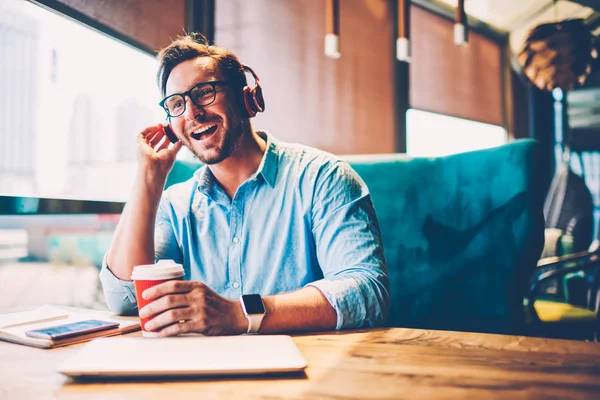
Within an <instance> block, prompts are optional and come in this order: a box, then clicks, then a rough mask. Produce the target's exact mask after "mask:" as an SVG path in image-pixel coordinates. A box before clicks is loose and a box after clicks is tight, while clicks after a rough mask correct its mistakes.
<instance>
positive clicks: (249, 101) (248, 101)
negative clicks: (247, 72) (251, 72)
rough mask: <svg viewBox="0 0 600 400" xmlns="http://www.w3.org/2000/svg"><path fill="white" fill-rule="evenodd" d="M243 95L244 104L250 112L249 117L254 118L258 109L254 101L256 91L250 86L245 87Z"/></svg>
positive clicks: (248, 112) (247, 111)
mask: <svg viewBox="0 0 600 400" xmlns="http://www.w3.org/2000/svg"><path fill="white" fill-rule="evenodd" d="M243 97H244V106H245V107H246V113H247V114H248V117H250V118H252V117H254V116H255V115H256V112H257V110H255V109H254V107H256V105H255V103H254V93H253V91H252V89H250V88H249V87H248V86H245V87H244V95H243Z"/></svg>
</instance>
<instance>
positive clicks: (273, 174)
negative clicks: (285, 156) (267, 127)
mask: <svg viewBox="0 0 600 400" xmlns="http://www.w3.org/2000/svg"><path fill="white" fill-rule="evenodd" d="M256 133H257V134H258V136H260V137H261V138H263V139H264V140H265V141H266V142H267V147H266V148H265V154H264V155H263V158H262V160H261V162H260V164H259V165H258V170H256V175H262V177H263V178H264V180H265V182H267V183H268V184H269V186H271V187H272V188H273V187H275V182H276V180H277V166H278V165H279V157H278V147H279V146H278V145H277V141H276V140H275V138H274V137H273V136H271V135H270V134H268V133H267V132H265V131H257V132H256Z"/></svg>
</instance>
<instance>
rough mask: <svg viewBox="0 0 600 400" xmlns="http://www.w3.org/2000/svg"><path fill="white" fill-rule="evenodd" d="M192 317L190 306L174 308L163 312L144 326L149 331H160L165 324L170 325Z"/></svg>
mask: <svg viewBox="0 0 600 400" xmlns="http://www.w3.org/2000/svg"><path fill="white" fill-rule="evenodd" d="M191 318H192V311H191V308H190V307H183V308H172V309H169V310H167V311H165V312H162V313H160V314H158V315H157V316H155V317H154V318H152V319H151V320H150V321H148V322H147V323H146V325H145V326H144V328H145V329H146V330H147V331H158V330H160V329H161V328H163V327H165V326H169V325H171V324H174V323H179V321H185V320H188V319H191Z"/></svg>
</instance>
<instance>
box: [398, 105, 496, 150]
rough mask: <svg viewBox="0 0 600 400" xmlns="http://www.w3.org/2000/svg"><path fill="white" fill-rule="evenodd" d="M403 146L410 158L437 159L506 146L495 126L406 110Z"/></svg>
mask: <svg viewBox="0 0 600 400" xmlns="http://www.w3.org/2000/svg"><path fill="white" fill-rule="evenodd" d="M406 120H407V122H406V125H407V127H406V146H407V153H408V154H409V155H410V156H412V157H437V156H446V155H450V154H456V153H462V152H465V151H471V150H479V149H487V148H490V147H495V146H500V145H502V144H504V143H506V140H507V138H506V131H505V130H504V128H502V127H500V126H496V125H490V124H484V123H481V122H475V121H470V120H467V119H461V118H455V117H448V116H445V115H440V114H435V113H430V112H426V111H420V110H415V109H410V110H408V111H407V113H406Z"/></svg>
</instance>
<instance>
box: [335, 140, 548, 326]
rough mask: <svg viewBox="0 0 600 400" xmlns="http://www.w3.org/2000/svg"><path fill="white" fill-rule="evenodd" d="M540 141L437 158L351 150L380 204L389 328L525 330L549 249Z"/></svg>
mask: <svg viewBox="0 0 600 400" xmlns="http://www.w3.org/2000/svg"><path fill="white" fill-rule="evenodd" d="M536 147H537V144H536V142H535V141H533V140H519V141H515V142H512V143H509V144H506V145H504V146H501V147H497V148H493V149H487V150H478V151H473V152H468V153H462V154H457V155H452V156H448V157H439V158H415V159H411V158H409V157H407V156H406V155H401V154H393V155H374V156H349V157H344V158H345V159H346V160H347V161H348V162H349V163H350V164H351V165H352V167H353V168H354V169H355V170H356V171H357V172H358V174H359V175H360V176H361V177H362V178H363V179H364V181H365V183H366V184H367V186H368V187H369V191H370V193H371V196H372V198H373V203H374V204H375V210H376V212H377V216H378V219H379V224H380V229H381V232H382V236H383V243H384V251H385V256H386V261H387V266H388V274H389V277H390V290H391V294H392V306H391V312H390V318H389V320H388V323H389V325H391V326H403V327H417V328H430V329H450V330H463V331H477V332H493V333H521V332H522V327H523V326H522V325H523V320H524V319H523V297H524V295H525V292H526V289H527V283H528V280H529V277H530V276H531V273H532V272H533V269H534V268H535V265H536V262H537V260H538V258H539V255H540V253H541V250H542V247H543V225H544V221H543V214H542V198H541V192H540V187H539V185H538V180H536V179H535V176H534V173H535V172H534V169H535V161H536V158H537V157H536V152H537V150H536Z"/></svg>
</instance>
